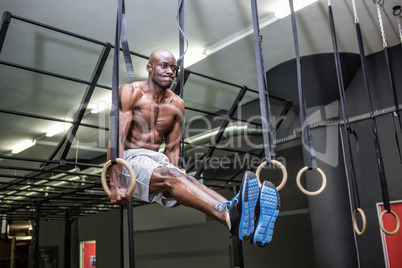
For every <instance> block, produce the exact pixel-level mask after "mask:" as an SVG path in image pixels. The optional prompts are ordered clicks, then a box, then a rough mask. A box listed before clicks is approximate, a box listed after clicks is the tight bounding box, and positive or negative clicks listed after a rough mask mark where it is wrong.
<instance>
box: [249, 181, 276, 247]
mask: <svg viewBox="0 0 402 268" xmlns="http://www.w3.org/2000/svg"><path fill="white" fill-rule="evenodd" d="M280 207H281V199H280V197H279V193H278V191H277V190H276V187H275V185H274V184H273V183H271V182H269V181H264V183H263V184H262V186H261V189H260V197H259V198H258V202H257V206H256V209H255V210H256V212H255V213H256V223H255V225H256V226H257V227H256V228H255V232H254V238H253V241H254V244H256V245H257V246H259V247H264V246H266V245H267V244H268V243H269V242H271V240H272V235H273V233H274V224H275V220H276V217H277V216H278V214H279V209H280Z"/></svg>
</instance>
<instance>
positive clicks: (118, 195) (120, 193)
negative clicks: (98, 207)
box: [109, 186, 133, 205]
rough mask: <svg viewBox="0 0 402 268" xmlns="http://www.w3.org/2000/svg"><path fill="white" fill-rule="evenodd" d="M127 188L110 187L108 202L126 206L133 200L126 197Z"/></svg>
mask: <svg viewBox="0 0 402 268" xmlns="http://www.w3.org/2000/svg"><path fill="white" fill-rule="evenodd" d="M127 192H128V188H124V187H122V186H117V187H116V186H115V187H113V186H111V187H110V195H109V198H110V202H112V204H117V205H126V204H128V202H129V201H130V200H131V198H133V197H132V196H130V197H127Z"/></svg>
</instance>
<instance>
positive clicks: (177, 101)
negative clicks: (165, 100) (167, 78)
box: [168, 89, 184, 104]
mask: <svg viewBox="0 0 402 268" xmlns="http://www.w3.org/2000/svg"><path fill="white" fill-rule="evenodd" d="M168 93H169V97H170V98H171V100H172V102H173V103H175V104H184V101H183V99H182V98H180V96H178V95H177V94H176V93H174V92H173V91H171V90H170V89H168Z"/></svg>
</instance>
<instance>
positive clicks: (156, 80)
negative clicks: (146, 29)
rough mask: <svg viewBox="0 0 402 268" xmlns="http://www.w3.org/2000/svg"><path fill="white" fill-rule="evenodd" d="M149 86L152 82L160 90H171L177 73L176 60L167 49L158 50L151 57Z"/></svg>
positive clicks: (148, 66) (148, 67)
mask: <svg viewBox="0 0 402 268" xmlns="http://www.w3.org/2000/svg"><path fill="white" fill-rule="evenodd" d="M147 71H148V84H150V82H152V84H153V85H156V86H157V87H159V88H162V89H167V88H170V86H171V85H172V82H173V80H174V78H175V77H176V72H177V63H176V58H175V57H174V56H173V54H172V53H171V52H170V51H168V50H166V49H158V50H155V51H154V52H152V53H151V55H150V56H149V60H148V64H147Z"/></svg>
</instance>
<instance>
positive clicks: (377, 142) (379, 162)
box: [356, 23, 391, 211]
mask: <svg viewBox="0 0 402 268" xmlns="http://www.w3.org/2000/svg"><path fill="white" fill-rule="evenodd" d="M356 34H357V41H358V44H359V52H360V61H361V66H362V72H363V81H364V88H365V90H366V94H367V97H368V106H369V112H370V118H371V123H372V130H373V135H374V145H375V152H376V156H377V166H378V172H379V176H380V181H381V191H382V199H383V202H384V207H385V209H386V210H388V211H390V210H391V206H390V203H389V195H388V189H387V180H386V177H385V171H384V160H383V157H382V152H381V145H380V140H379V136H378V128H377V121H376V118H375V117H374V109H373V101H372V97H371V91H370V87H369V83H368V73H367V62H366V55H365V52H364V45H363V38H362V34H361V30H360V24H359V23H356Z"/></svg>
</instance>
